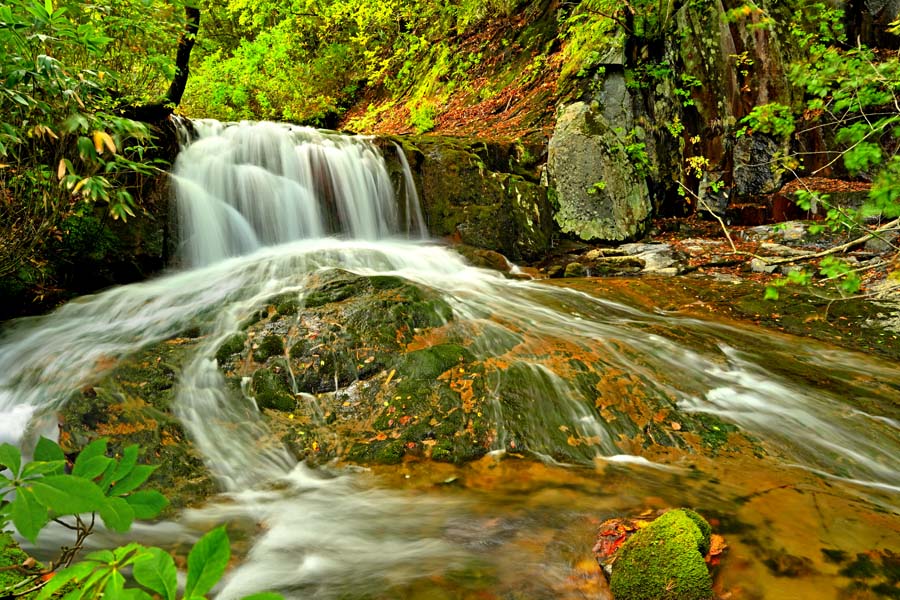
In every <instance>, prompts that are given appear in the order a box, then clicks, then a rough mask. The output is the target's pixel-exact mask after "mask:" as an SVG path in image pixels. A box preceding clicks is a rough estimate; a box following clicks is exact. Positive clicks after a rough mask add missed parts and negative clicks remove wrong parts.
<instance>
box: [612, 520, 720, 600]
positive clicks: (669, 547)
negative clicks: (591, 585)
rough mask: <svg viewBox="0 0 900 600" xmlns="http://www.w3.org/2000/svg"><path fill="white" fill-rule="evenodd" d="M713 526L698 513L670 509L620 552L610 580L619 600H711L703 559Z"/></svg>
mask: <svg viewBox="0 0 900 600" xmlns="http://www.w3.org/2000/svg"><path fill="white" fill-rule="evenodd" d="M709 534H710V529H709V524H708V523H706V521H705V520H704V519H703V517H701V516H700V515H698V514H697V513H695V512H693V511H690V510H684V509H677V510H671V511H669V512H667V513H665V514H663V515H662V516H661V517H659V518H658V519H656V520H655V521H653V522H652V523H650V525H648V526H647V527H645V528H644V529H641V530H640V531H638V532H637V533H635V534H634V535H633V536H632V537H631V538H629V539H628V541H626V542H625V543H624V544H623V545H622V547H621V548H620V549H619V551H618V557H617V559H616V562H615V564H614V566H613V572H612V577H611V578H610V589H611V590H612V593H613V596H614V597H615V598H616V600H711V599H712V598H713V591H712V578H711V577H710V574H709V570H708V569H707V567H706V562H705V561H704V560H703V553H704V552H705V551H707V550H709V540H710V535H709Z"/></svg>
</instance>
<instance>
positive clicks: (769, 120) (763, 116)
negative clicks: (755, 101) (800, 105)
mask: <svg viewBox="0 0 900 600" xmlns="http://www.w3.org/2000/svg"><path fill="white" fill-rule="evenodd" d="M741 123H743V124H744V127H741V128H740V129H738V130H737V131H736V132H735V135H736V136H737V137H741V136H742V135H746V134H748V133H750V132H753V131H758V132H760V133H767V134H771V135H773V136H775V137H777V138H779V139H787V138H789V137H790V136H791V134H792V133H794V129H795V124H794V113H793V111H791V108H790V107H789V106H785V105H783V104H779V103H777V102H772V103H769V104H759V105H757V106H754V107H753V109H752V110H751V111H750V114H748V115H747V116H746V117H744V118H743V119H741Z"/></svg>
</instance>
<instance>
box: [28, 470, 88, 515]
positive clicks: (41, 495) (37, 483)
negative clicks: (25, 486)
mask: <svg viewBox="0 0 900 600" xmlns="http://www.w3.org/2000/svg"><path fill="white" fill-rule="evenodd" d="M29 485H30V487H31V489H32V490H33V491H34V495H35V497H36V498H37V499H38V501H40V502H41V504H43V505H44V506H46V507H47V508H49V509H50V510H52V511H53V512H55V513H56V514H59V515H74V514H78V513H83V512H92V511H95V510H99V509H100V508H101V507H102V506H103V504H104V502H105V501H106V497H105V496H104V495H103V491H102V490H101V489H100V488H99V487H97V485H96V484H95V483H94V482H92V481H88V480H87V479H83V478H81V477H75V476H74V475H50V476H49V477H44V478H42V479H37V480H34V481H30V482H29Z"/></svg>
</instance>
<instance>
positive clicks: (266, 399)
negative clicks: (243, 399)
mask: <svg viewBox="0 0 900 600" xmlns="http://www.w3.org/2000/svg"><path fill="white" fill-rule="evenodd" d="M276 369H277V367H275V368H272V369H260V370H258V371H257V372H256V373H254V374H253V380H252V393H253V397H254V398H255V399H256V405H257V406H259V408H271V409H274V410H281V411H291V410H294V406H295V405H296V401H295V400H294V394H293V393H292V392H291V388H290V385H289V383H288V381H287V378H286V373H285V372H284V371H283V370H280V369H279V370H276Z"/></svg>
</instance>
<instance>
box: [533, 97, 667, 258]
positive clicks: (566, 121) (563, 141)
mask: <svg viewBox="0 0 900 600" xmlns="http://www.w3.org/2000/svg"><path fill="white" fill-rule="evenodd" d="M547 160H548V162H547V166H548V170H549V175H550V186H551V189H552V190H553V191H554V193H555V198H556V203H557V205H558V211H557V212H556V215H555V217H554V218H555V219H556V222H557V223H558V224H559V226H560V228H561V229H562V231H563V232H565V233H572V234H574V235H576V236H578V237H579V238H580V239H582V240H605V241H625V240H629V239H633V238H635V237H637V236H638V235H639V234H640V233H642V232H643V231H644V230H645V229H646V228H647V226H648V221H649V217H650V215H651V212H652V206H651V203H650V194H649V191H648V188H647V183H646V181H645V180H644V178H643V177H642V176H640V175H639V174H638V173H637V172H636V171H635V168H634V167H633V165H632V163H631V161H630V160H629V158H628V156H627V154H626V153H625V150H624V144H623V141H622V140H621V139H620V138H619V136H618V134H617V133H615V131H614V128H613V126H612V125H610V123H609V122H608V121H607V120H606V119H605V118H604V117H603V115H602V114H600V113H598V112H597V111H595V110H594V109H593V108H592V107H590V106H589V105H587V104H585V103H583V102H577V103H574V104H571V105H569V106H567V107H565V108H564V109H562V111H561V113H560V115H559V118H558V120H557V122H556V128H555V129H554V132H553V136H552V137H551V139H550V143H549V149H548V159H547Z"/></svg>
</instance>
